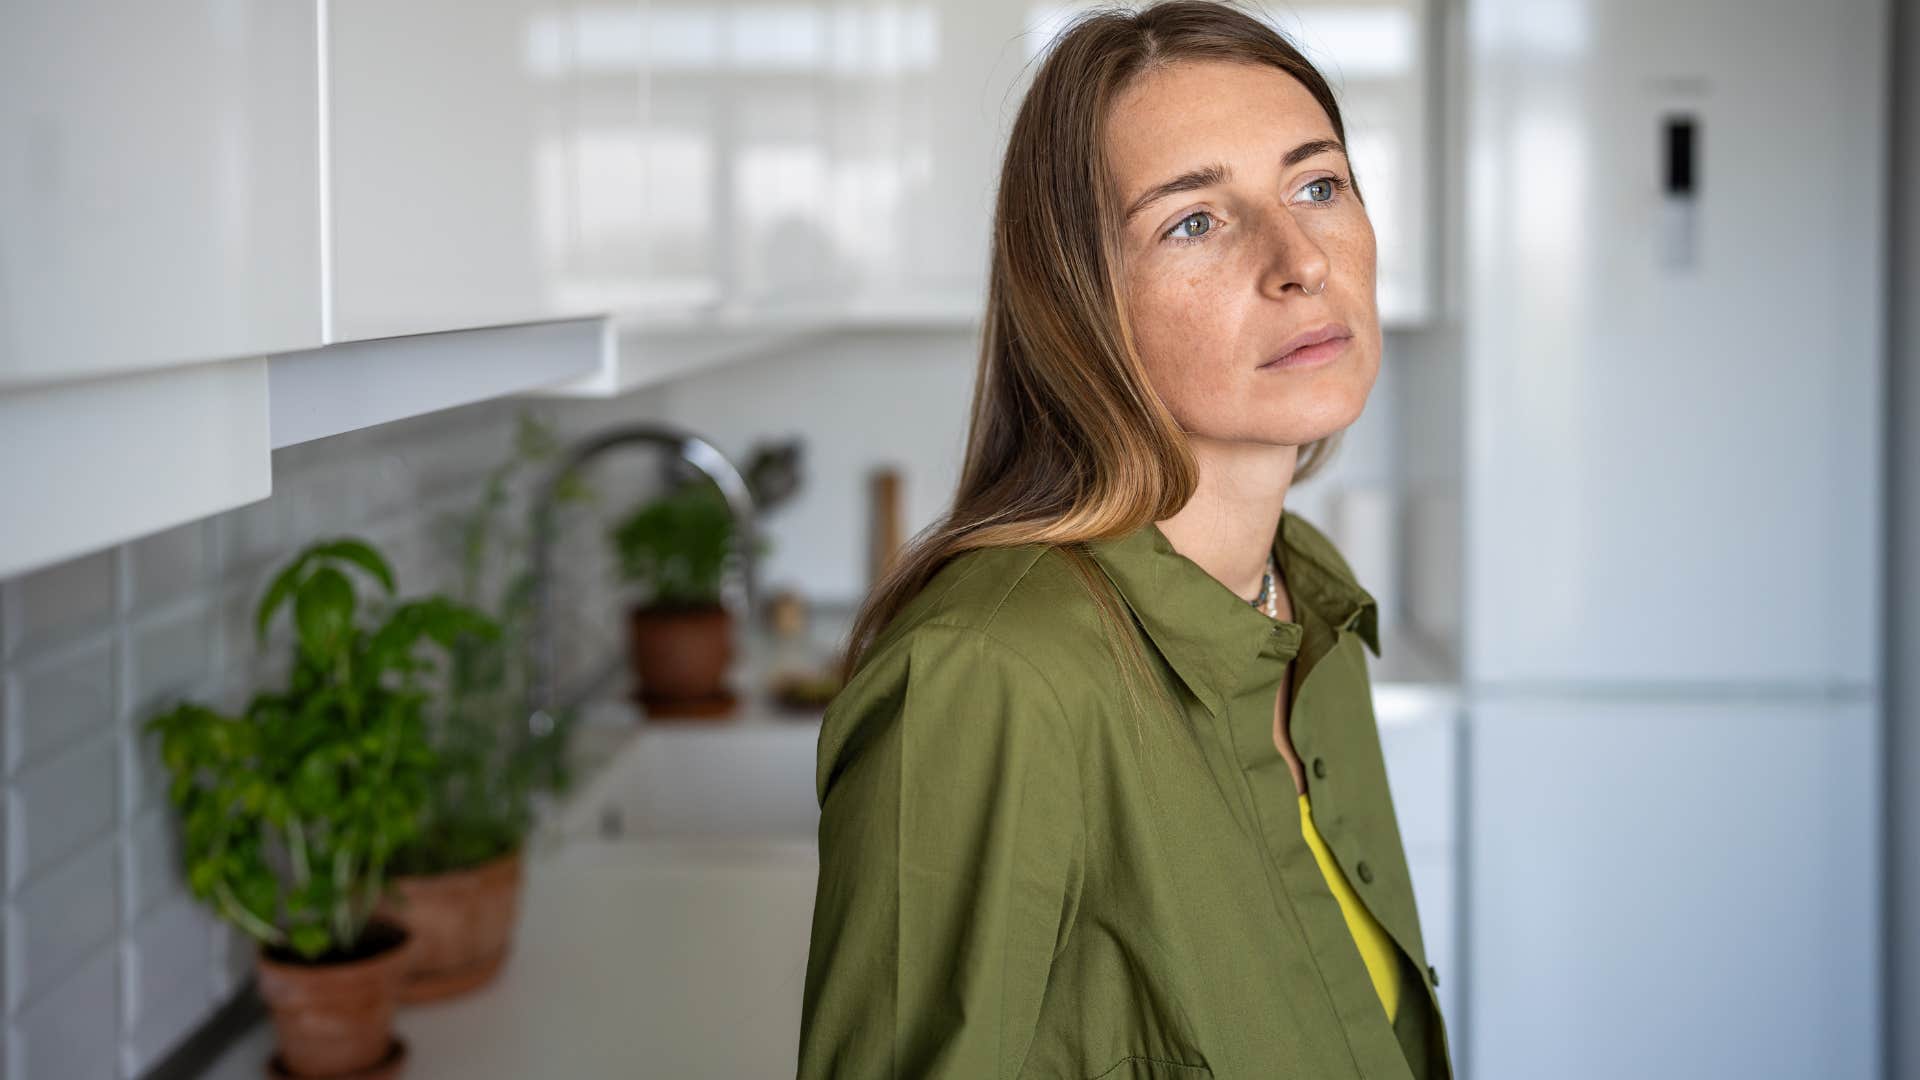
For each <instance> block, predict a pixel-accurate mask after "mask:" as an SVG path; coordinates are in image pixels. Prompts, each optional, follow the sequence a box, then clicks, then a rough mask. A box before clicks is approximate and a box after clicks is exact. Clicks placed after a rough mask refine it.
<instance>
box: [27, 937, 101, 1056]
mask: <svg viewBox="0 0 1920 1080" xmlns="http://www.w3.org/2000/svg"><path fill="white" fill-rule="evenodd" d="M119 980H120V950H119V949H118V948H117V947H116V946H114V945H113V944H111V943H109V944H106V945H102V946H101V947H100V948H98V949H96V950H94V952H93V954H92V955H91V956H89V957H88V958H87V959H85V960H84V961H82V962H81V964H80V966H79V967H78V968H76V969H75V970H74V971H72V972H70V973H69V974H68V975H67V977H66V979H65V981H63V982H62V983H61V984H60V985H59V986H57V987H55V988H54V989H53V991H52V992H51V993H49V994H47V995H46V996H45V997H43V998H42V999H40V1000H39V1001H36V1002H34V1003H33V1004H32V1005H29V1006H28V1007H27V1009H26V1010H25V1011H24V1012H22V1013H21V1014H20V1015H18V1016H15V1017H13V1018H12V1019H11V1020H10V1021H9V1022H8V1024H7V1076H8V1077H10V1078H16V1080H42V1078H45V1080H114V1078H115V1077H118V1076H120V1075H121V1073H120V1061H119V1058H120V1055H119V1045H120V1042H119V1039H118V1038H116V1037H115V1035H114V1033H113V1031H112V1027H113V1026H114V1025H111V1024H109V1023H106V1022H105V1021H107V1020H108V1019H109V1018H111V1017H114V1016H118V1015H119V1012H120V1009H119V1001H120V988H119Z"/></svg>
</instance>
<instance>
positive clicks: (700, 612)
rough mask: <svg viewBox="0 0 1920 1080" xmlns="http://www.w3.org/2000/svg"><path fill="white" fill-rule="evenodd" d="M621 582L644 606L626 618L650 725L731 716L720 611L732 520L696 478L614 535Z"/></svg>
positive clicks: (715, 491)
mask: <svg viewBox="0 0 1920 1080" xmlns="http://www.w3.org/2000/svg"><path fill="white" fill-rule="evenodd" d="M611 539H612V542H613V546H614V551H615V553H616V555H617V556H618V559H619V566H620V575H621V578H622V579H623V580H624V581H625V582H627V583H628V584H630V585H635V586H638V587H640V589H641V590H642V591H643V595H644V599H642V600H641V601H639V602H638V603H635V604H634V605H632V606H631V607H630V608H629V609H628V613H627V649H628V658H629V661H630V663H631V665H632V668H633V674H634V677H635V679H636V681H637V682H638V683H639V687H640V691H639V696H640V703H641V705H642V706H643V707H644V708H645V709H646V711H647V714H648V715H649V716H720V715H724V714H726V713H729V712H731V711H732V710H733V707H734V695H733V692H732V691H731V690H729V689H728V688H727V685H726V678H727V669H728V668H729V667H730V666H731V665H732V663H733V630H734V628H733V614H732V613H731V612H729V611H728V610H727V609H726V607H725V606H724V605H723V604H722V603H721V602H720V582H721V574H722V571H723V570H724V569H725V566H726V558H727V551H728V549H729V547H730V546H731V544H732V542H733V515H732V513H731V512H730V510H729V508H728V506H727V500H726V497H725V496H724V495H722V494H721V493H720V489H719V487H718V486H717V485H715V484H714V483H713V481H712V480H709V479H707V478H706V477H704V476H702V477H698V478H696V479H692V480H689V481H687V482H685V483H682V484H680V485H679V486H678V487H676V488H674V489H672V490H670V491H668V492H667V493H666V494H664V495H661V496H659V497H657V498H655V499H653V500H651V501H649V502H646V503H643V504H642V505H641V506H639V507H638V508H636V509H635V510H634V511H633V512H632V513H630V514H629V515H627V517H626V518H625V519H624V520H622V521H621V522H620V523H619V524H617V525H616V526H615V527H614V528H613V531H612V533H611Z"/></svg>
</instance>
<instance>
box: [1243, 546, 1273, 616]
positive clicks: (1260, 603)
mask: <svg viewBox="0 0 1920 1080" xmlns="http://www.w3.org/2000/svg"><path fill="white" fill-rule="evenodd" d="M1279 573H1280V568H1279V567H1277V566H1275V565H1274V564H1273V553H1272V552H1268V553H1267V568H1266V569H1265V570H1263V571H1261V573H1260V595H1259V596H1256V597H1254V598H1253V600H1252V601H1250V603H1252V604H1253V606H1254V607H1255V608H1256V609H1257V610H1259V611H1263V612H1265V613H1266V615H1267V617H1268V618H1271V619H1276V620H1277V619H1279V618H1280V604H1279V597H1278V596H1276V595H1275V594H1274V591H1273V579H1274V578H1275V577H1277V576H1278V575H1279Z"/></svg>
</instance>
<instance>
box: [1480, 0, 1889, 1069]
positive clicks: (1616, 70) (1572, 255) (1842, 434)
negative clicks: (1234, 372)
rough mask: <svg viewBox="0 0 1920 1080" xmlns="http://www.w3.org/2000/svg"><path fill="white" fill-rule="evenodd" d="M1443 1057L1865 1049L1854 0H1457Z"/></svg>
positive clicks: (1876, 732) (1868, 5)
mask: <svg viewBox="0 0 1920 1080" xmlns="http://www.w3.org/2000/svg"><path fill="white" fill-rule="evenodd" d="M1457 14H1458V15H1459V16H1460V21H1459V22H1458V23H1457V24H1456V36H1455V45H1456V47H1457V48H1458V49H1459V50H1460V55H1461V56H1462V58H1463V59H1464V64H1463V65H1462V67H1461V69H1460V70H1461V76H1460V77H1461V78H1462V79H1463V80H1464V84H1465V87H1464V89H1465V94H1464V96H1463V102H1464V105H1463V109H1462V111H1461V114H1460V116H1459V124H1460V129H1459V130H1460V135H1461V136H1462V140H1463V141H1462V142H1461V144H1460V145H1461V146H1462V148H1463V152H1464V161H1462V162H1461V166H1462V167H1461V168H1460V169H1459V170H1458V175H1459V176H1460V179H1461V181H1462V187H1461V189H1460V191H1459V192H1458V195H1459V198H1458V199H1457V200H1456V203H1457V205H1458V206H1459V208H1460V211H1461V216H1460V218H1459V221H1458V226H1459V228H1460V230H1461V233H1462V235H1461V237H1460V240H1461V245H1460V248H1459V250H1460V251H1461V252H1462V255H1463V266H1462V270H1463V274H1462V276H1461V279H1460V281H1459V286H1460V293H1459V299H1460V307H1459V311H1460V313H1461V315H1462V323H1461V327H1462V338H1463V347H1464V352H1463V362H1464V370H1465V387H1466V390H1465V395H1466V412H1467V415H1466V451H1465V464H1464V469H1465V474H1464V479H1463V488H1464V490H1463V498H1464V501H1465V506H1466V513H1465V515H1464V541H1465V551H1466V557H1465V568H1464V569H1465V583H1464V589H1463V600H1462V606H1463V610H1462V623H1463V627H1464V645H1463V652H1462V674H1463V691H1464V695H1465V701H1466V724H1465V733H1464V761H1465V770H1466V771H1465V776H1464V777H1463V781H1464V784H1463V790H1464V791H1465V792H1466V795H1465V806H1464V820H1463V826H1464V846H1465V851H1464V855H1463V867H1464V870H1465V874H1464V887H1463V896H1462V902H1463V904H1464V908H1465V912H1466V917H1465V920H1464V927H1463V937H1464V940H1463V943H1462V944H1463V948H1464V953H1465V956H1466V965H1465V970H1464V971H1463V972H1462V978H1463V979H1464V980H1465V982H1466V985H1465V987H1464V990H1463V993H1464V995H1465V998H1464V1001H1465V1006H1464V1013H1465V1015H1464V1016H1463V1017H1461V1018H1458V1019H1457V1020H1456V1021H1455V1025H1456V1030H1457V1031H1458V1032H1459V1036H1458V1038H1459V1042H1460V1044H1461V1046H1460V1047H1459V1049H1460V1051H1461V1053H1460V1055H1459V1060H1458V1064H1459V1065H1460V1072H1461V1075H1462V1076H1463V1077H1465V1078H1469V1080H1539V1078H1552V1080H1588V1078H1591V1080H1621V1078H1628V1077H1631V1078H1634V1080H1658V1078H1671V1080H1704V1078H1719V1077H1726V1078H1739V1080H1756V1078H1770V1077H1778V1078H1782V1080H1785V1078H1794V1080H1800V1078H1819V1080H1870V1078H1871V1080H1878V1077H1879V1076H1880V1075H1881V1073H1880V1070H1881V1060H1882V1053H1881V1034H1882V1032H1881V1024H1882V1021H1881V1018H1880V1015H1879V1007H1880V1006H1879V1000H1880V987H1881V978H1882V972H1881V960H1880V953H1881V941H1882V938H1881V928H1880V919H1881V914H1882V912H1881V907H1882V896H1881V889H1882V878H1883V873H1882V867H1881V843H1882V835H1881V831H1882V824H1881V822H1882V817H1883V814H1882V803H1883V791H1882V784H1881V780H1880V745H1881V692H1880V687H1879V685H1878V681H1879V675H1878V671H1879V667H1880V663H1881V648H1882V646H1881V639H1880V634H1879V627H1880V625H1881V607H1880V604H1881V599H1880V598H1881V578H1882V573H1881V557H1882V550H1881V549H1882V544H1883V496H1882V469H1883V466H1882V461H1881V456H1880V454H1881V444H1882V440H1881V435H1882V421H1881V408H1882V405H1881V399H1882V380H1883V354H1884V342H1883V336H1884V330H1883V327H1884V318H1883V316H1884V310H1885V308H1884V304H1885V302H1884V299H1883V295H1882V289H1883V276H1884V270H1883V265H1884V263H1883V260H1884V255H1885V247H1886V241H1885V239H1884V236H1883V232H1884V227H1885V226H1884V223H1885V220H1886V218H1885V194H1886V192H1885V180H1884V175H1885V166H1886V145H1885V141H1886V138H1887V134H1886V132H1887V127H1886V124H1887V104H1886V103H1887V60H1886V45H1885V41H1886V30H1887V27H1888V21H1889V17H1888V11H1887V6H1886V3H1885V0H1819V2H1814V0H1795V2H1789V0H1664V2H1660V3H1651V2H1646V0H1605V2H1602V0H1464V2H1463V6H1462V7H1461V8H1460V9H1459V10H1458V12H1457Z"/></svg>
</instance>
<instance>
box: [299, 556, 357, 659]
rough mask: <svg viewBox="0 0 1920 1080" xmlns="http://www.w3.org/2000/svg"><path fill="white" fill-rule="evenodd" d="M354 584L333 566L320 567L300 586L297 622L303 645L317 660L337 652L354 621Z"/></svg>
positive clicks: (308, 653)
mask: <svg viewBox="0 0 1920 1080" xmlns="http://www.w3.org/2000/svg"><path fill="white" fill-rule="evenodd" d="M353 607H354V602H353V583H352V582H350V581H348V580H347V576H346V575H345V574H342V573H341V572H340V571H338V570H335V569H333V568H332V567H321V568H320V569H318V570H315V571H314V572H313V574H312V576H310V577H308V578H307V580H306V581H305V582H304V583H303V584H302V585H301V586H300V591H299V594H298V595H297V596H296V597H295V599H294V606H293V615H294V622H295V623H296V624H297V625H298V626H299V628H300V644H301V647H302V649H303V650H305V651H306V653H307V655H309V656H311V657H313V658H315V659H316V660H318V659H322V658H325V657H330V656H333V655H335V654H336V653H338V652H339V650H340V645H341V641H342V639H343V638H344V637H345V636H346V634H347V631H348V629H349V628H350V627H351V626H352V624H353Z"/></svg>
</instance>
